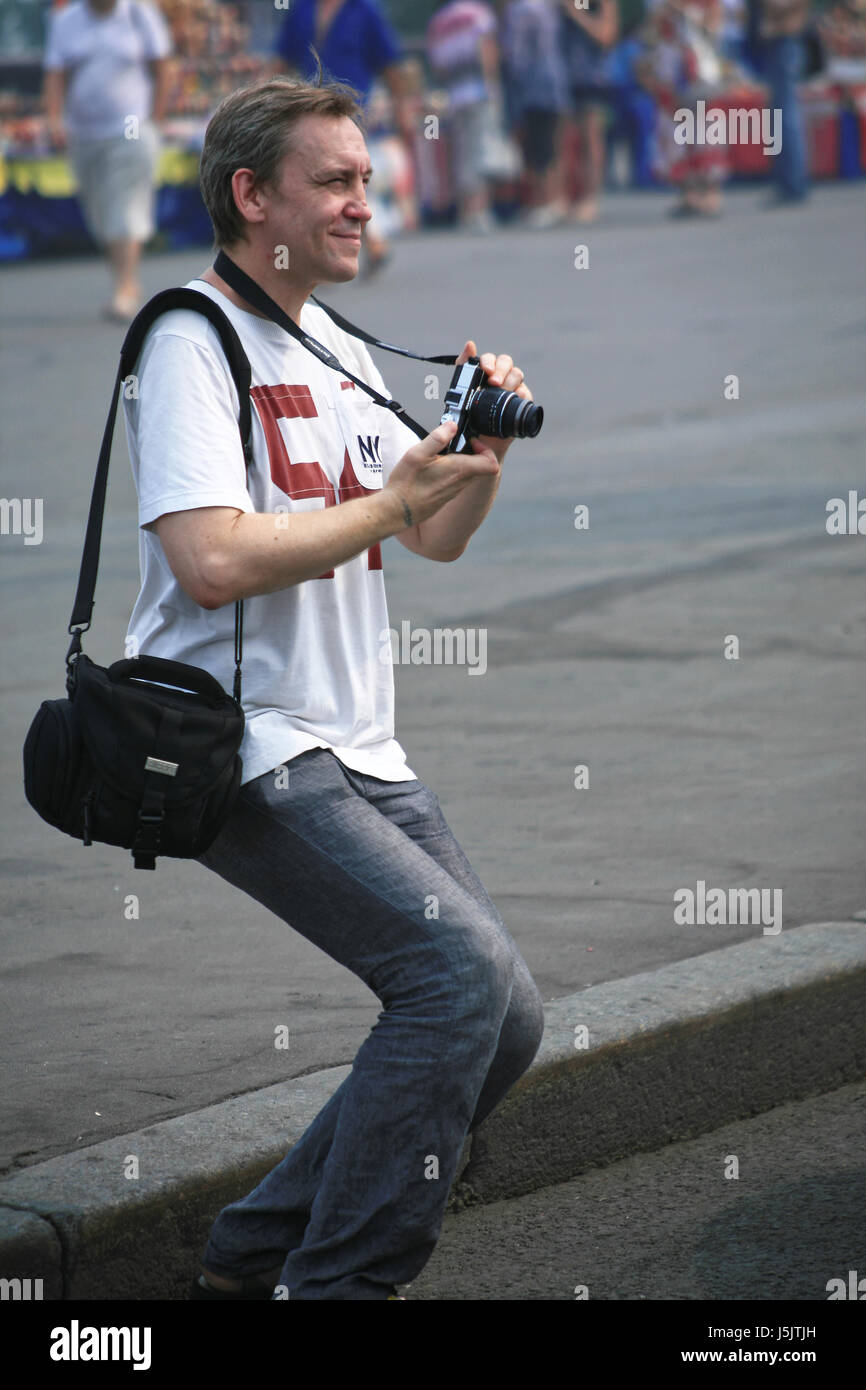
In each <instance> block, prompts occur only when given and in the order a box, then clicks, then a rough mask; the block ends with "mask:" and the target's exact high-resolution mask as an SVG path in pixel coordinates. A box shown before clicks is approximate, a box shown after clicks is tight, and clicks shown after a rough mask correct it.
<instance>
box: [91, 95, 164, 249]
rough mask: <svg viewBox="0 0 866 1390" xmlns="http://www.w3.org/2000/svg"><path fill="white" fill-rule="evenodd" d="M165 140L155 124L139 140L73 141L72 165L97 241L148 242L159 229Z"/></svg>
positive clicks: (120, 137)
mask: <svg viewBox="0 0 866 1390" xmlns="http://www.w3.org/2000/svg"><path fill="white" fill-rule="evenodd" d="M160 148H161V141H160V136H159V131H158V130H157V128H156V126H155V125H154V124H153V123H152V122H151V121H142V123H141V126H140V128H139V137H138V139H136V140H127V139H126V137H125V136H123V135H118V136H111V137H110V138H109V139H107V140H76V139H75V138H74V137H73V136H70V139H69V160H70V163H71V165H72V168H73V170H74V171H75V177H76V179H77V180H78V196H79V198H80V200H81V207H82V211H83V213H84V220H85V222H86V223H87V227H88V230H89V232H90V234H91V236H92V237H93V239H94V241H96V242H98V243H99V245H100V246H105V245H106V244H107V243H108V242H110V241H141V242H145V241H149V240H150V238H151V237H152V236H153V234H154V231H155V230H156V218H155V212H154V202H155V197H154V181H155V177H156V166H157V162H158V159H159V154H160Z"/></svg>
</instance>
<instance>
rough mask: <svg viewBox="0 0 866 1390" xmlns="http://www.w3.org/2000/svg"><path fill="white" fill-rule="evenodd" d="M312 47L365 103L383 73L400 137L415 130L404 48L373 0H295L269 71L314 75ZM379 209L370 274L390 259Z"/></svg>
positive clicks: (369, 241)
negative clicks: (381, 228) (378, 226)
mask: <svg viewBox="0 0 866 1390" xmlns="http://www.w3.org/2000/svg"><path fill="white" fill-rule="evenodd" d="M311 49H315V52H316V54H318V57H319V60H320V61H321V64H322V67H323V68H324V71H325V73H326V75H327V76H328V77H330V78H332V79H333V80H334V81H336V82H345V83H348V84H349V85H350V86H352V87H354V88H355V90H356V91H357V92H358V93H359V94H360V96H361V98H362V100H363V103H364V107H365V108H366V106H367V103H368V101H369V97H370V90H371V88H372V86H373V83H374V82H375V80H376V79H377V78H381V79H382V81H383V82H384V83H385V85H386V86H387V88H388V91H389V92H390V94H391V99H392V101H393V103H394V118H395V122H396V125H397V129H398V130H399V131H400V134H401V135H402V136H403V139H404V140H405V141H406V142H407V143H408V144H411V142H412V139H413V136H414V134H415V131H414V127H413V123H412V115H411V110H410V100H409V98H410V93H409V84H408V81H407V78H406V71H405V63H404V55H403V49H402V46H401V44H400V40H399V39H398V37H397V35H396V34H395V33H394V30H393V28H392V27H391V25H390V24H389V22H388V20H387V18H386V16H385V15H384V13H383V12H382V9H381V6H380V5H379V4H378V3H377V0H294V3H293V4H292V6H291V8H290V9H289V10H288V11H287V12H286V15H285V17H284V19H283V22H282V25H281V26H280V29H279V33H278V34H277V41H276V44H275V51H274V59H273V63H272V71H273V73H274V74H278V73H284V72H287V73H292V74H294V75H298V74H299V75H301V76H303V77H305V78H307V79H308V80H310V79H312V78H313V77H315V76H316V70H317V63H316V58H315V57H314V54H313V52H311ZM381 218H382V213H381V210H377V215H376V218H375V219H374V222H373V225H372V226H370V227H368V229H367V233H366V237H365V247H364V251H365V261H364V262H363V263H362V264H363V267H364V271H365V273H366V274H368V275H370V274H374V273H375V272H376V271H377V270H380V269H381V268H382V267H383V266H384V265H385V264H386V262H387V261H388V260H389V259H390V256H391V249H390V246H389V244H388V241H387V239H386V238H385V237H384V236H382V235H380V233H379V231H378V230H377V225H376V224H377V223H378V224H381Z"/></svg>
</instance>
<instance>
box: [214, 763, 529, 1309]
mask: <svg viewBox="0 0 866 1390" xmlns="http://www.w3.org/2000/svg"><path fill="white" fill-rule="evenodd" d="M289 768H290V776H289V783H290V785H289V788H288V790H286V791H277V790H275V785H274V780H273V778H272V777H271V776H270V775H268V776H267V777H265V778H259V779H256V781H255V782H253V783H250V784H248V785H247V786H246V787H244V788H243V789H242V793H241V797H240V799H239V803H238V805H237V806H236V808H235V810H234V811H233V813H232V817H231V818H230V821H229V822H228V823H227V826H226V827H224V829H223V831H222V832H221V834H220V836H218V837H217V840H216V841H215V842H214V845H213V846H212V847H211V849H210V851H208V854H207V855H205V856H202V859H201V862H202V863H205V864H207V865H208V866H209V867H212V868H214V869H215V870H216V872H218V873H220V874H221V875H222V876H223V877H224V878H226V879H227V880H228V881H229V882H232V883H235V884H236V886H238V887H241V888H242V889H244V891H246V892H248V893H249V894H250V895H251V896H252V897H255V898H256V899H257V900H258V901H260V902H263V903H264V904H265V905H266V906H268V907H270V908H271V910H273V911H275V912H277V914H278V915H280V916H281V917H283V918H284V919H285V920H287V921H290V923H291V925H292V926H293V927H295V929H296V930H298V931H300V932H301V933H302V934H303V935H305V936H306V937H307V938H308V939H310V940H312V941H314V942H315V943H316V944H318V945H320V946H321V948H322V949H323V950H325V951H326V952H327V953H328V954H330V955H331V956H332V957H333V958H334V959H337V960H339V961H340V962H341V963H343V964H345V965H346V966H347V967H348V968H349V969H352V970H353V971H354V973H356V974H357V975H358V976H359V977H360V978H362V979H364V980H365V982H366V983H367V984H368V985H369V987H370V988H371V989H372V990H373V991H374V992H375V993H376V994H377V995H378V996H379V998H380V999H381V1000H382V1002H383V1004H384V1005H385V1009H384V1012H383V1013H382V1014H380V1017H379V1020H378V1022H377V1024H376V1026H375V1027H374V1029H373V1031H372V1033H371V1034H370V1036H369V1037H368V1039H367V1040H366V1042H365V1043H364V1045H363V1046H362V1048H361V1049H360V1051H359V1053H358V1056H357V1057H356V1059H355V1063H354V1066H353V1070H352V1074H351V1076H350V1077H348V1078H347V1079H346V1081H344V1083H343V1085H342V1086H341V1087H340V1088H339V1090H338V1092H337V1093H335V1095H334V1096H333V1097H332V1099H331V1101H330V1102H329V1103H328V1105H327V1106H326V1107H325V1108H324V1109H323V1111H322V1112H321V1114H320V1115H319V1116H318V1117H317V1118H316V1120H315V1121H314V1122H313V1125H311V1126H310V1128H309V1129H308V1130H307V1132H306V1133H305V1135H304V1136H303V1138H302V1139H301V1140H300V1141H299V1143H298V1144H297V1145H295V1147H294V1148H293V1149H292V1150H291V1152H290V1153H289V1154H288V1155H287V1157H286V1159H285V1160H283V1163H281V1164H280V1165H278V1167H277V1168H276V1169H274V1170H273V1172H272V1173H270V1174H268V1176H267V1177H266V1178H265V1179H264V1180H263V1182H262V1183H261V1184H259V1187H258V1188H257V1189H256V1190H255V1192H254V1193H251V1194H250V1195H249V1196H248V1197H246V1198H244V1199H243V1200H242V1201H241V1202H239V1203H234V1204H232V1206H230V1207H227V1208H226V1209H225V1210H224V1212H222V1213H221V1214H220V1217H219V1218H218V1219H217V1222H216V1223H215V1225H214V1229H213V1232H212V1237H211V1241H210V1242H209V1245H208V1249H207V1251H206V1255H205V1263H206V1264H207V1265H208V1267H210V1268H213V1269H214V1270H215V1272H218V1273H229V1274H232V1273H239V1272H244V1273H245V1272H252V1271H253V1270H259V1269H263V1268H266V1267H268V1266H270V1265H273V1264H275V1263H276V1262H277V1261H276V1260H275V1258H274V1253H275V1252H276V1251H282V1252H285V1251H286V1250H287V1249H288V1250H289V1254H288V1257H287V1259H286V1261H285V1265H284V1267H283V1273H282V1276H281V1282H283V1283H285V1284H286V1285H287V1288H288V1290H289V1293H290V1297H292V1298H301V1299H320V1298H321V1299H359V1298H360V1299H365V1298H382V1297H387V1294H388V1292H389V1290H390V1286H391V1285H393V1284H398V1283H405V1282H409V1281H410V1280H411V1279H412V1278H414V1277H415V1275H416V1274H417V1273H418V1272H419V1270H420V1269H421V1268H422V1267H423V1265H424V1264H425V1263H426V1261H427V1259H428V1258H429V1255H430V1253H431V1252H432V1249H433V1247H434V1245H435V1242H436V1239H437V1238H438V1234H439V1230H440V1229H441V1219H442V1214H443V1211H444V1205H445V1202H446V1200H447V1196H448V1190H449V1188H450V1184H451V1181H452V1179H453V1175H454V1172H455V1170H456V1165H457V1161H458V1159H459V1156H460V1150H461V1147H462V1143H463V1139H464V1138H465V1135H466V1132H467V1130H468V1128H469V1125H470V1124H471V1123H472V1120H473V1116H474V1115H475V1113H476V1107H477V1103H478V1100H479V1096H480V1094H481V1092H482V1089H483V1087H484V1085H485V1082H486V1080H487V1078H488V1074H489V1072H490V1070H491V1064H492V1062H493V1059H494V1057H495V1056H496V1055H497V1050H498V1047H499V1043H500V1037H501V1035H502V1034H503V1033H504V1021H505V1019H506V1017H507V1015H508V1012H509V1006H510V1002H511V998H512V992H513V982H514V978H515V974H516V971H515V962H514V955H513V943H511V942H510V938H507V934H506V935H503V928H502V927H501V922H500V919H498V916H491V914H490V912H489V910H487V909H486V908H485V907H482V906H481V905H480V904H479V902H478V901H477V899H476V898H475V897H473V896H472V895H471V894H470V893H468V892H467V891H466V890H465V889H464V888H462V887H461V886H460V885H459V884H458V883H457V882H456V881H455V879H454V878H452V877H451V875H450V874H448V873H447V872H446V871H445V870H444V869H443V868H442V867H441V865H440V864H439V863H437V862H436V861H435V860H434V859H433V858H432V857H431V856H430V855H429V854H426V853H425V852H424V850H423V849H421V847H420V845H419V844H417V843H415V841H414V840H413V839H412V837H411V835H410V834H408V833H405V832H404V831H403V830H401V829H400V828H399V827H398V826H397V825H395V824H393V823H392V821H391V820H390V819H389V818H388V816H386V815H385V814H383V812H382V811H379V810H377V809H376V808H375V806H373V805H371V804H370V801H369V799H368V798H367V797H366V796H362V795H360V794H359V793H358V791H357V790H356V788H355V787H353V786H352V785H350V777H349V776H347V775H346V772H345V770H344V769H342V768H341V767H340V765H339V764H338V762H337V760H336V759H335V758H334V757H333V755H331V754H329V753H326V752H325V751H324V750H314V751H313V752H311V753H310V754H305V755H302V756H301V758H299V759H295V760H293V761H292V763H291V764H290V765H289ZM375 783H377V779H369V782H366V783H365V787H367V789H368V790H369V788H370V787H371V786H372V785H373V784H375ZM392 785H393V784H392ZM406 785H408V786H412V787H416V788H417V789H418V790H419V791H420V792H421V794H422V795H423V794H424V792H426V789H423V791H421V788H422V784H415V783H413V784H406ZM378 786H379V787H380V788H381V787H382V784H381V783H379V784H378ZM428 795H429V794H428ZM404 804H405V803H404ZM415 820H416V822H417V816H416V817H415ZM446 829H447V827H446ZM449 834H450V832H449ZM428 894H433V895H435V896H436V898H437V899H438V902H439V918H438V920H427V918H426V917H425V912H424V907H425V902H426V900H427V896H428ZM488 901H489V900H488ZM514 949H516V948H514ZM522 969H523V971H525V966H523V967H522ZM526 976H527V977H528V972H526ZM521 988H522V990H523V991H524V993H525V994H526V998H527V1000H528V1012H527V1014H526V1018H530V1015H531V1020H530V1023H529V1025H528V1026H529V1031H530V1032H531V1034H532V1037H531V1040H530V1041H528V1040H527V1038H526V1036H524V1037H523V1038H522V1039H521V1044H520V1048H519V1049H515V1048H514V1047H512V1048H511V1049H510V1050H511V1052H512V1054H513V1055H512V1059H511V1062H510V1065H509V1067H508V1069H507V1071H508V1075H507V1076H505V1075H503V1079H502V1081H501V1082H500V1085H499V1086H498V1088H497V1090H498V1091H499V1093H501V1091H502V1086H503V1085H504V1087H505V1089H507V1087H508V1085H510V1084H512V1082H513V1080H514V1079H516V1074H519V1071H517V1067H518V1066H521V1065H523V1066H525V1065H528V1061H529V1060H531V1056H532V1055H534V1051H535V1050H536V1049H537V1046H538V1042H539V1041H540V1026H541V1024H540V1021H539V1020H540V1019H541V1006H540V998H539V997H538V995H537V991H536V990H535V987H534V985H532V984H531V981H530V985H529V989H528V990H527V989H526V986H525V984H523V983H522V984H521ZM525 1031H526V1023H525V1022H524V1029H523V1032H524V1033H525ZM514 1032H515V1036H516V1035H517V1034H518V1033H520V1032H521V1029H519V1028H517V1029H515V1030H514ZM518 1053H519V1056H518ZM523 1058H526V1059H527V1060H526V1061H525V1062H524V1061H523V1060H522V1059H523ZM515 1073H516V1074H515ZM491 1094H492V1088H491ZM498 1098H499V1095H498V1094H497V1095H496V1097H495V1098H493V1099H492V1104H495V1103H496V1099H498ZM491 1108H492V1105H491ZM314 1188H315V1189H316V1190H315V1193H314V1192H313V1189H314ZM311 1197H312V1201H310V1199H311ZM308 1207H309V1217H308V1220H307V1223H306V1229H305V1231H304V1235H303V1241H302V1243H301V1244H300V1245H298V1244H297V1240H298V1236H299V1234H300V1228H301V1224H302V1222H303V1221H304V1217H305V1215H306V1209H307V1208H308ZM292 1246H294V1248H292ZM277 1258H279V1257H278V1256H277Z"/></svg>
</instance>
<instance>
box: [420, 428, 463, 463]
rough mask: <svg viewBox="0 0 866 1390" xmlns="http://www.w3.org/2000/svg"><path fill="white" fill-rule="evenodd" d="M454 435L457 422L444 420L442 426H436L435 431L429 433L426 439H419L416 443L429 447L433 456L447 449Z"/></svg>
mask: <svg viewBox="0 0 866 1390" xmlns="http://www.w3.org/2000/svg"><path fill="white" fill-rule="evenodd" d="M456 433H457V421H456V420H446V421H445V423H444V425H437V426H436V428H435V430H431V431H430V433H429V434H428V436H427V438H426V439H421V440H419V441H418V442H419V443H420V444H422V445H427V446H429V448H430V449H431V450H432V452H433V454H434V455H435V454H441V453H443V452H444V451H445V449H447V448H448V445H449V444H450V443H451V440H452V439H453V438H454V436H455V434H456Z"/></svg>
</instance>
